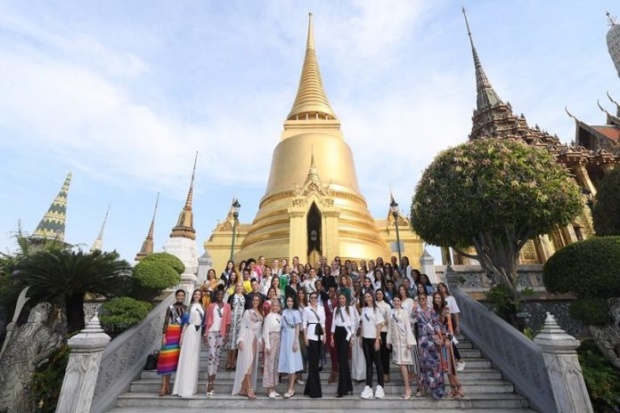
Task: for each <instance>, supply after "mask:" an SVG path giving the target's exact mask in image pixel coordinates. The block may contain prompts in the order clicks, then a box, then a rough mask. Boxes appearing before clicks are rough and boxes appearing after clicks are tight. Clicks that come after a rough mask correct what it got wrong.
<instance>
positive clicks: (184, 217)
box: [170, 151, 198, 240]
mask: <svg viewBox="0 0 620 413" xmlns="http://www.w3.org/2000/svg"><path fill="white" fill-rule="evenodd" d="M197 162H198V151H196V156H195V158H194V169H193V170H192V181H191V183H190V185H189V191H188V193H187V200H186V201H185V206H184V207H183V210H182V211H181V213H180V214H179V219H178V221H177V225H176V226H175V227H174V228H172V233H171V234H170V237H171V238H189V239H192V240H195V239H196V230H195V229H194V214H193V213H192V201H193V196H194V178H195V176H196V163H197Z"/></svg>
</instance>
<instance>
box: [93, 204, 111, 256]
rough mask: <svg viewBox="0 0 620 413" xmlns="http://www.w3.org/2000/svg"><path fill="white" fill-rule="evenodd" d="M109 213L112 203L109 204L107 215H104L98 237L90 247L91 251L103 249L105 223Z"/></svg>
mask: <svg viewBox="0 0 620 413" xmlns="http://www.w3.org/2000/svg"><path fill="white" fill-rule="evenodd" d="M109 213H110V204H108V209H107V210H106V211H105V217H103V224H101V229H100V230H99V235H97V239H96V240H95V242H93V246H92V247H90V252H93V251H101V250H103V231H104V230H105V224H106V222H107V221H108V214H109Z"/></svg>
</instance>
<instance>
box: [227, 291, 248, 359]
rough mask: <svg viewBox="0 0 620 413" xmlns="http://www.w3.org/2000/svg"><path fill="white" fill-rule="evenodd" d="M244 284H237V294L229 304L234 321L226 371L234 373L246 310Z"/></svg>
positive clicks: (232, 322)
mask: <svg viewBox="0 0 620 413" xmlns="http://www.w3.org/2000/svg"><path fill="white" fill-rule="evenodd" d="M243 291H244V289H243V284H242V283H240V282H238V283H237V284H235V293H234V294H233V295H231V296H230V298H229V299H228V303H229V304H230V308H231V311H232V319H231V323H230V330H229V337H228V338H229V340H228V358H227V359H226V371H233V370H234V369H235V363H236V361H237V339H238V338H239V330H240V329H241V320H242V319H243V311H244V310H245V296H244V295H243Z"/></svg>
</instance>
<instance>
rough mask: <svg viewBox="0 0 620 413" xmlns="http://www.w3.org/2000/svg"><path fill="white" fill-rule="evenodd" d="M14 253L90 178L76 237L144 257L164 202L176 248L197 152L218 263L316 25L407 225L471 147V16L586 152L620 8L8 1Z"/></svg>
mask: <svg viewBox="0 0 620 413" xmlns="http://www.w3.org/2000/svg"><path fill="white" fill-rule="evenodd" d="M0 4H1V6H2V11H3V12H2V14H0V203H1V205H2V213H1V214H0V250H2V251H5V250H7V249H9V250H12V249H13V248H14V243H13V241H12V239H11V234H12V233H13V232H14V231H15V230H16V228H17V222H18V220H21V222H22V226H23V228H24V229H25V230H26V231H33V230H34V228H35V227H36V225H37V224H38V222H39V220H40V219H41V217H42V216H43V214H44V213H45V211H46V210H47V208H48V206H49V204H50V203H51V201H52V200H53V198H54V197H55V195H56V193H57V192H58V190H59V188H60V186H61V184H62V182H63V180H64V178H65V175H66V174H67V172H69V171H72V172H73V182H72V184H71V189H70V192H69V205H68V219H67V227H66V240H67V241H68V242H71V243H75V244H84V245H85V246H86V247H87V248H88V247H90V245H91V244H92V242H93V241H94V239H95V238H96V236H97V233H98V231H99V227H100V225H101V222H102V220H103V217H104V215H105V212H106V208H107V206H108V204H111V210H110V215H109V218H108V224H107V227H106V232H105V237H104V249H106V250H112V249H116V250H117V251H119V252H120V253H121V255H122V256H123V257H124V258H126V259H128V260H133V257H134V256H135V253H136V252H137V251H138V249H139V248H140V246H141V243H142V241H143V240H144V237H145V236H146V233H147V230H148V226H149V223H150V220H151V215H152V210H153V206H154V203H155V198H156V195H157V192H161V198H160V202H159V211H158V214H157V221H156V228H155V245H156V249H161V247H162V246H163V244H164V242H165V241H166V239H167V237H168V235H169V233H170V230H171V228H172V227H173V226H174V225H175V223H176V220H177V216H178V213H179V212H180V210H181V208H182V206H183V203H184V200H185V197H186V195H187V190H188V185H189V180H190V176H191V169H192V163H193V158H194V153H195V151H198V152H199V156H198V167H197V173H196V186H195V196H194V214H195V227H196V230H197V236H198V237H197V240H198V241H199V248H200V250H201V251H202V242H203V241H204V240H206V239H207V238H208V237H209V235H210V233H211V231H212V229H213V228H214V227H215V225H216V223H217V220H218V219H222V218H224V217H225V215H226V213H227V211H228V208H229V206H230V202H231V199H232V197H233V196H237V197H238V198H239V201H240V203H241V204H242V207H241V211H240V219H241V221H243V222H250V221H251V220H253V218H254V214H255V213H256V210H257V208H258V204H259V201H260V198H261V197H262V195H263V194H264V191H265V188H266V182H267V178H268V174H269V168H270V164H271V154H272V151H273V149H274V147H275V146H276V144H277V143H278V142H279V139H280V132H281V131H282V124H283V121H284V119H285V117H286V115H287V114H288V112H289V110H290V108H291V105H292V103H293V100H294V98H295V93H296V90H297V85H298V81H299V74H300V71H301V65H302V62H303V56H304V51H305V42H306V33H307V21H308V16H307V13H308V12H309V11H312V12H313V14H314V30H315V41H316V47H317V54H318V58H319V63H320V67H321V71H322V75H323V83H324V85H325V89H326V91H327V95H328V97H329V100H330V103H331V105H332V107H333V108H334V111H335V112H336V114H337V116H338V117H339V119H340V120H341V122H342V129H343V131H344V136H345V139H346V141H347V143H348V144H349V145H350V146H351V149H352V150H353V154H354V157H355V163H356V168H357V174H358V179H359V183H360V187H361V189H362V192H363V194H364V195H365V197H366V199H367V201H368V205H369V208H370V211H371V213H372V214H373V215H374V216H376V217H384V216H385V215H386V214H387V209H388V203H389V188H390V186H391V188H392V190H393V192H394V196H395V197H396V199H397V201H398V202H399V203H400V205H401V207H402V208H403V210H404V211H407V210H408V208H409V205H410V202H411V197H412V195H413V192H414V187H415V184H416V182H417V180H418V178H419V176H420V174H421V171H422V170H423V169H424V168H425V167H426V166H427V165H428V164H429V163H430V162H431V161H432V159H433V157H434V156H435V155H436V154H437V153H438V152H439V151H440V150H442V149H445V148H447V147H450V146H454V145H458V144H459V143H462V142H464V141H466V139H467V135H468V133H469V131H470V129H471V115H472V108H473V107H474V105H475V101H476V95H475V80H474V69H473V63H472V56H471V50H470V46H469V40H468V38H467V34H466V29H465V24H464V20H463V15H462V13H461V6H465V7H466V8H467V10H468V16H469V21H470V25H471V29H472V32H473V36H474V41H475V42H476V47H477V49H478V52H479V54H480V58H481V60H482V64H483V66H484V68H485V71H486V73H487V75H488V76H489V79H490V81H491V82H492V84H493V86H494V87H495V89H496V91H497V92H498V94H499V96H500V97H501V98H502V99H503V100H504V101H509V102H510V103H511V104H512V107H513V110H514V111H515V112H516V113H521V112H522V113H524V114H525V116H526V117H527V119H528V121H529V123H530V125H535V124H538V125H540V126H541V127H542V128H544V129H546V130H548V131H550V132H551V133H557V134H558V135H559V136H560V138H561V139H562V140H563V141H564V142H569V141H570V140H572V139H573V138H574V131H575V125H574V121H573V120H572V119H570V118H569V117H568V116H567V115H566V113H565V112H564V107H565V106H567V107H568V108H569V110H570V111H571V112H572V113H573V114H574V115H576V116H577V117H579V118H580V119H581V120H584V121H586V122H590V123H594V124H600V123H603V122H604V119H605V115H604V114H603V113H602V112H601V111H600V110H599V109H598V108H597V105H596V102H597V99H600V100H601V103H602V105H603V106H604V107H606V108H607V109H608V110H610V111H613V110H615V108H614V107H613V105H612V104H611V103H610V102H609V101H608V100H607V98H606V97H605V94H606V92H607V91H609V92H610V94H611V95H612V96H613V97H615V98H616V99H617V100H620V82H618V78H617V74H616V73H615V70H614V67H613V64H612V62H611V59H610V57H609V55H608V53H607V47H606V43H605V34H606V32H607V30H608V25H607V20H606V17H605V12H606V11H608V10H609V11H610V12H611V13H612V14H620V5H618V3H617V2H616V1H612V0H601V1H596V2H584V1H575V0H573V1H565V2H561V6H560V3H557V2H542V1H494V0H487V1H483V0H476V1H473V0H469V1H464V2H455V1H441V0H435V1H412V0H402V1H396V0H395V1H387V0H386V1H381V2H377V1H370V0H369V1H329V2H320V1H301V0H300V1H283V0H282V1H276V0H274V1H226V2H220V1H200V2H197V1H175V2H170V1H132V2H126V1H105V2H95V1H29V2H7V1H0Z"/></svg>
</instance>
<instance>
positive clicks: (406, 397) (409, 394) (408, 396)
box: [403, 392, 411, 400]
mask: <svg viewBox="0 0 620 413" xmlns="http://www.w3.org/2000/svg"><path fill="white" fill-rule="evenodd" d="M403 399H405V400H409V399H411V392H409V393H405V394H403Z"/></svg>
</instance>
